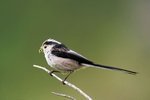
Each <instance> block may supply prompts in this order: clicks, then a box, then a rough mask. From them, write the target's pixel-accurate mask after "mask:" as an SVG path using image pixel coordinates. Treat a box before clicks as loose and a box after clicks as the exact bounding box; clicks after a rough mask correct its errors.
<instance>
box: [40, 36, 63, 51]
mask: <svg viewBox="0 0 150 100" xmlns="http://www.w3.org/2000/svg"><path fill="white" fill-rule="evenodd" d="M58 44H61V43H60V42H58V41H56V40H54V39H47V40H45V41H44V42H43V43H42V46H41V47H40V49H39V52H44V53H45V52H49V51H50V50H51V49H52V48H53V47H54V46H55V45H58Z"/></svg>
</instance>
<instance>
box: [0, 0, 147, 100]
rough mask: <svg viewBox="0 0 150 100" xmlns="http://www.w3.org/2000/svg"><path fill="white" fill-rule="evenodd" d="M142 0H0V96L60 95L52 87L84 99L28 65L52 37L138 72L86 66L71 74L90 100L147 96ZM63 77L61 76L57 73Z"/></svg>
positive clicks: (2, 99) (35, 98)
mask: <svg viewBox="0 0 150 100" xmlns="http://www.w3.org/2000/svg"><path fill="white" fill-rule="evenodd" d="M149 9H150V2H149V1H148V0H141V1H140V0H0V41H1V42H0V46H1V47H0V48H1V50H0V51H1V52H0V100H54V99H55V100H63V99H64V98H62V97H57V96H55V95H53V94H51V92H52V91H55V92H62V93H66V94H70V95H72V96H74V97H76V98H77V99H79V100H81V99H84V98H83V97H81V96H80V95H79V94H78V93H76V91H74V90H72V89H70V88H68V87H67V86H63V85H62V84H61V83H60V82H58V81H57V80H56V79H54V78H52V77H50V76H49V75H47V74H46V73H45V72H43V71H41V70H39V69H36V68H33V67H32V65H33V64H38V65H42V66H46V67H47V68H49V67H48V65H47V63H46V61H45V58H44V56H43V55H42V54H39V53H38V49H39V47H40V45H41V43H42V42H43V41H44V40H45V39H47V38H54V39H56V40H59V41H61V42H63V43H64V44H66V45H67V46H68V47H70V48H71V49H73V50H75V51H77V52H80V53H81V54H82V55H84V56H86V57H87V58H89V59H91V60H93V61H95V62H98V63H101V64H106V65H112V66H119V67H121V68H126V69H131V70H134V71H137V72H139V73H140V74H138V75H137V76H132V75H127V74H124V73H120V72H114V71H108V70H98V69H94V68H87V69H86V70H79V71H77V72H76V73H74V74H72V75H71V76H70V78H69V79H68V81H70V82H72V83H74V84H75V85H77V86H78V87H80V88H81V89H82V90H84V91H85V92H86V93H87V94H89V95H90V96H91V97H93V98H94V100H149V99H150V95H149V94H150V86H149V84H150V78H149V76H150V72H149V71H150V19H149V18H150V12H149ZM60 76H61V77H64V76H63V75H60Z"/></svg>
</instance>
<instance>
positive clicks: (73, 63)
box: [39, 38, 137, 84]
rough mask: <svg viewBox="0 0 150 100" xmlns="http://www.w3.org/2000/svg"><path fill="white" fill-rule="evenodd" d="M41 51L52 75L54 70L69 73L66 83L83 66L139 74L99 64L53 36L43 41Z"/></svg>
mask: <svg viewBox="0 0 150 100" xmlns="http://www.w3.org/2000/svg"><path fill="white" fill-rule="evenodd" d="M39 52H43V53H44V56H45V59H46V61H47V63H48V65H49V66H51V67H52V68H53V70H52V71H51V72H50V73H49V74H50V75H51V76H52V73H54V72H59V73H67V76H66V77H65V78H64V80H63V81H62V83H63V84H65V81H66V79H67V78H68V77H69V76H70V74H71V73H73V72H74V71H75V70H77V69H79V68H82V67H95V68H102V69H109V70H116V71H121V72H125V73H128V74H132V75H135V74H137V72H135V71H131V70H126V69H122V68H118V67H113V66H106V65H102V64H97V63H95V62H93V61H91V60H89V59H87V58H86V57H84V56H82V55H81V54H79V53H77V52H75V51H73V50H71V49H69V48H68V47H67V46H66V45H64V44H63V43H61V42H59V41H56V40H54V39H51V38H49V39H47V40H45V41H44V42H43V43H42V46H41V47H40V49H39Z"/></svg>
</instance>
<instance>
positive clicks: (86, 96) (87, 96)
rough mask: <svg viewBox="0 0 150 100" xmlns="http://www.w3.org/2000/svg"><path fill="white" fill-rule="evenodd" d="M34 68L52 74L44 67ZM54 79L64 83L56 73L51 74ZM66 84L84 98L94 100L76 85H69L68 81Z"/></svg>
mask: <svg viewBox="0 0 150 100" xmlns="http://www.w3.org/2000/svg"><path fill="white" fill-rule="evenodd" d="M33 67H36V68H39V69H42V70H44V71H46V72H47V73H50V72H51V71H50V70H48V69H46V68H45V67H42V66H39V65H33ZM51 75H52V76H53V77H55V78H56V79H57V80H59V81H61V82H63V79H61V78H60V77H58V76H57V75H55V74H54V73H52V74H51ZM64 83H65V84H66V85H67V86H69V87H71V88H73V89H74V90H76V91H77V92H78V93H80V94H81V95H82V96H84V97H85V98H86V99H87V100H92V98H91V97H90V96H89V95H87V94H86V93H85V92H83V91H82V90H81V89H80V88H78V87H77V86H75V85H74V84H72V83H69V82H68V81H64Z"/></svg>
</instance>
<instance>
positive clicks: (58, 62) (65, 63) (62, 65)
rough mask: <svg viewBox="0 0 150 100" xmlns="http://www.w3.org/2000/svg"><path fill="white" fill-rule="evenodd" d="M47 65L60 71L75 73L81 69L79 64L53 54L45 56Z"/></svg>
mask: <svg viewBox="0 0 150 100" xmlns="http://www.w3.org/2000/svg"><path fill="white" fill-rule="evenodd" d="M45 58H46V61H47V63H48V64H49V65H50V66H51V67H53V68H54V69H56V70H59V71H64V72H65V71H73V70H76V69H78V68H80V66H79V64H78V62H76V61H74V60H70V59H66V58H61V57H57V56H55V55H52V54H50V53H49V54H47V55H45Z"/></svg>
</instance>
